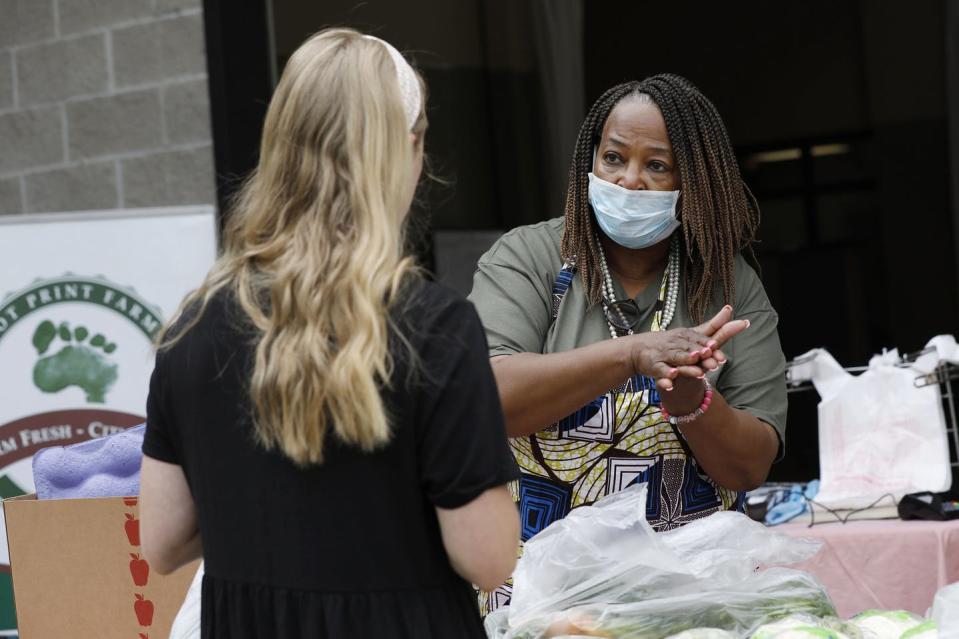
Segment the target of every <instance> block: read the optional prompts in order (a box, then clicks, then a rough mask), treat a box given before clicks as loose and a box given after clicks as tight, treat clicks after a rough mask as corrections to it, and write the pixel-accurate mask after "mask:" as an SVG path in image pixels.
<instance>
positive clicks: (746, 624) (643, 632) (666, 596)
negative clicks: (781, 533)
mask: <svg viewBox="0 0 959 639" xmlns="http://www.w3.org/2000/svg"><path fill="white" fill-rule="evenodd" d="M796 614H803V615H808V616H809V617H810V618H817V619H818V618H822V617H835V615H836V609H835V608H834V607H833V605H832V602H830V601H829V598H828V597H827V596H826V594H825V592H824V591H823V588H822V586H821V585H820V583H819V582H818V581H817V580H816V579H815V578H814V577H812V576H811V575H809V574H807V573H804V572H800V571H798V570H790V569H788V568H770V569H769V570H765V571H763V572H759V573H754V574H753V575H751V576H750V577H748V578H746V579H743V580H741V581H739V582H738V583H735V584H725V585H723V586H721V587H720V586H718V585H710V584H708V582H706V583H702V582H700V583H695V584H687V585H686V586H684V587H681V588H676V589H673V590H670V591H668V592H667V593H661V596H653V597H650V598H647V599H645V600H643V601H635V602H629V603H594V604H588V605H583V606H575V607H572V608H569V609H567V610H565V611H562V612H556V613H553V614H551V615H547V616H545V617H538V618H536V619H533V620H530V621H528V622H527V623H526V624H524V625H522V626H510V628H509V629H508V630H506V632H504V633H502V634H500V635H498V636H499V637H502V638H503V639H540V638H542V637H550V636H553V635H551V632H550V631H551V630H554V629H563V630H565V629H566V628H572V629H574V630H577V631H579V632H584V633H590V634H592V635H593V636H600V637H610V638H612V639H660V638H662V637H669V636H671V635H674V634H678V633H681V632H684V631H688V630H695V629H699V628H715V629H719V630H724V631H727V632H731V633H734V634H735V635H737V636H742V637H745V636H749V634H750V633H751V632H752V631H753V630H755V629H756V628H758V627H760V626H762V625H763V624H768V623H772V622H774V621H778V620H780V619H782V618H784V617H788V616H790V615H796Z"/></svg>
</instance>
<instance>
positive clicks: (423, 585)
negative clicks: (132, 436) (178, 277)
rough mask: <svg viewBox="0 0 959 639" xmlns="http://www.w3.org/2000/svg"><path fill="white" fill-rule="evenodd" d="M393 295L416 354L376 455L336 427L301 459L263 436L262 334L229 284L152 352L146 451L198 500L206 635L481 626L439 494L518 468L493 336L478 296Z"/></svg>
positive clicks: (447, 634)
mask: <svg viewBox="0 0 959 639" xmlns="http://www.w3.org/2000/svg"><path fill="white" fill-rule="evenodd" d="M396 307H397V310H394V311H393V313H392V315H393V319H394V320H395V322H396V325H397V326H399V328H400V330H401V331H402V332H403V334H405V335H406V337H407V338H408V339H409V340H410V342H411V343H412V345H413V350H414V351H415V353H416V355H417V357H416V358H415V359H416V360H418V361H417V362H416V364H415V366H413V367H412V370H411V366H410V363H409V362H410V358H409V357H408V356H407V355H406V354H405V353H406V352H408V351H404V348H403V347H402V346H400V344H399V341H398V340H396V339H393V340H392V341H391V344H392V346H391V352H392V353H393V354H394V357H395V360H396V368H395V371H394V376H393V383H392V384H391V385H390V386H391V388H389V389H384V390H383V391H382V392H383V397H384V400H385V403H386V405H387V407H388V410H389V413H390V415H391V416H392V423H393V438H392V440H391V442H390V443H389V444H387V445H386V446H385V447H384V448H382V449H380V450H378V451H376V452H374V453H369V454H366V453H363V452H361V451H359V450H357V449H354V448H352V447H349V446H345V445H342V444H340V443H338V442H337V441H336V440H335V439H334V438H333V437H332V436H330V437H329V438H328V440H327V444H326V449H325V461H324V463H323V464H322V465H320V466H315V467H310V468H306V469H302V468H298V467H296V466H295V465H294V464H293V463H292V462H290V461H289V460H288V459H287V458H285V457H283V456H282V455H281V454H279V453H277V452H267V451H265V450H264V449H263V448H262V447H260V446H258V445H257V444H255V443H254V439H253V434H252V433H253V431H252V426H251V421H250V417H249V415H250V406H249V400H248V396H247V394H246V392H245V388H246V384H247V380H248V379H249V374H250V368H251V362H252V353H253V348H252V346H251V340H250V335H249V333H248V331H246V330H244V329H243V328H242V327H243V326H244V322H243V320H242V317H241V314H240V312H239V310H238V307H237V306H236V305H235V304H234V303H233V302H232V300H231V297H230V296H229V295H228V294H226V293H223V294H221V295H219V296H217V297H216V298H214V299H213V300H212V301H211V304H210V306H209V307H208V309H207V311H206V313H204V315H203V317H202V318H201V319H200V321H199V323H198V324H197V325H196V327H195V328H194V329H193V330H191V331H190V332H188V333H187V334H186V335H185V336H184V338H183V339H182V340H181V341H180V342H179V343H177V344H176V345H175V346H173V347H172V348H171V349H169V350H167V351H164V352H161V353H160V355H159V356H158V357H157V364H156V369H155V371H154V373H153V378H152V380H151V383H150V396H149V400H148V402H147V432H146V437H145V440H144V444H143V452H144V453H145V454H146V455H148V456H150V457H153V458H155V459H159V460H161V461H166V462H171V463H175V464H179V465H181V466H183V470H184V473H185V474H186V478H187V481H188V482H189V485H190V489H191V491H192V493H193V497H194V500H195V502H196V508H197V515H198V519H199V527H200V533H201V535H202V539H203V556H204V558H205V561H206V576H205V578H204V580H203V599H202V636H203V637H204V639H213V638H216V639H227V638H229V639H243V638H246V637H258V638H262V639H285V638H298V637H304V638H305V637H310V638H311V639H312V638H316V639H320V638H324V637H337V638H340V637H342V638H344V639H365V638H367V637H368V638H370V639H373V638H376V639H392V638H397V639H399V638H414V637H415V638H416V639H431V638H435V639H453V638H459V637H476V638H480V637H485V634H484V633H483V630H482V625H481V622H480V617H479V612H478V607H477V602H476V597H475V595H474V593H473V590H472V588H471V586H470V585H469V584H467V583H466V582H465V581H464V580H463V579H462V578H461V577H459V576H458V575H457V574H456V573H455V572H454V571H453V569H452V567H451V566H450V562H449V559H448V557H447V555H446V552H445V550H444V547H443V543H442V540H441V537H440V529H439V524H438V522H437V518H436V513H435V510H434V506H439V507H443V508H455V507H457V506H461V505H463V504H466V503H468V502H469V501H471V500H472V499H473V498H475V497H477V496H478V495H479V494H480V493H482V492H483V491H485V490H486V489H488V488H491V487H493V486H497V485H501V484H504V483H506V482H509V481H511V480H513V479H516V478H517V477H518V471H517V468H516V464H515V462H514V461H513V457H512V454H511V453H510V451H509V448H508V446H507V443H506V433H505V427H504V423H503V416H502V412H501V408H500V403H499V397H498V395H497V391H496V385H495V382H494V379H493V376H492V372H491V370H490V365H489V360H488V354H487V344H486V339H485V337H484V334H483V330H482V328H481V326H480V322H479V318H478V317H477V315H476V312H475V310H474V309H473V306H472V305H471V304H470V303H469V302H466V301H465V300H462V299H459V298H458V297H456V296H455V295H454V294H453V293H451V292H449V291H447V290H446V289H443V288H442V287H440V286H437V285H435V284H431V283H426V282H419V281H417V282H415V283H413V284H411V285H410V286H409V287H407V293H406V294H405V295H404V296H403V302H401V303H399V304H397V305H396ZM394 335H395V334H394Z"/></svg>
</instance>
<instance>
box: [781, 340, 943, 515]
mask: <svg viewBox="0 0 959 639" xmlns="http://www.w3.org/2000/svg"><path fill="white" fill-rule="evenodd" d="M805 358H809V360H810V361H808V362H807V363H805V364H801V365H799V366H797V367H794V369H793V377H794V378H796V379H811V380H812V381H813V384H814V385H815V386H816V390H817V391H818V392H819V395H820V397H821V398H822V401H821V402H820V404H819V464H820V473H821V480H822V481H821V485H820V489H819V494H818V495H817V496H816V502H817V503H819V504H822V505H823V506H825V507H828V508H832V509H850V508H865V507H868V506H870V505H872V504H873V503H874V502H876V501H877V500H879V499H881V498H882V497H883V496H884V495H886V494H891V495H892V496H893V498H895V499H896V500H897V501H898V500H899V499H900V498H902V496H903V495H905V494H908V493H914V492H922V491H932V492H943V491H946V490H949V487H950V485H951V483H952V473H951V470H950V466H949V445H948V443H947V439H946V425H945V417H944V415H943V412H942V402H941V401H940V397H939V391H938V388H937V387H936V386H934V385H932V386H925V387H923V388H917V387H916V385H915V384H914V381H915V379H916V377H917V376H918V375H919V374H920V371H919V370H916V369H913V368H903V367H899V366H895V365H894V364H895V362H897V361H899V354H898V352H897V351H891V352H889V353H886V354H884V355H877V356H875V357H873V358H872V360H870V362H869V369H868V370H867V371H866V372H864V373H862V374H861V375H858V376H853V375H850V374H849V373H847V372H846V371H844V370H843V369H842V367H841V366H839V364H838V363H836V360H835V359H833V357H832V356H831V355H830V354H829V353H827V352H826V351H825V350H822V349H818V350H815V351H810V352H809V353H807V354H806V355H803V356H802V357H801V358H800V359H805Z"/></svg>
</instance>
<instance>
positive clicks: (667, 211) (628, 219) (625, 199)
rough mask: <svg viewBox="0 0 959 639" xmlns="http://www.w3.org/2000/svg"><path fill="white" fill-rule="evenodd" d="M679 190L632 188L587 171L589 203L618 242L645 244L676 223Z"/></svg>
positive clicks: (637, 246) (664, 234) (655, 240)
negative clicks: (634, 189)
mask: <svg viewBox="0 0 959 639" xmlns="http://www.w3.org/2000/svg"><path fill="white" fill-rule="evenodd" d="M677 202H679V191H633V190H630V189H625V188H623V187H621V186H619V185H617V184H613V183H612V182H607V181H606V180H603V179H601V178H598V177H596V176H595V175H594V174H592V173H590V174H589V203H590V204H591V205H592V206H593V211H594V212H595V213H596V222H597V223H598V224H599V228H601V229H603V233H605V234H606V235H607V237H609V239H611V240H612V241H614V242H616V243H617V244H619V245H620V246H625V247H626V248H631V249H640V248H646V247H648V246H652V245H654V244H657V243H659V242H661V241H663V240H665V239H666V238H667V237H669V236H670V235H672V234H673V231H675V230H676V229H677V228H678V227H679V220H678V219H676V204H677Z"/></svg>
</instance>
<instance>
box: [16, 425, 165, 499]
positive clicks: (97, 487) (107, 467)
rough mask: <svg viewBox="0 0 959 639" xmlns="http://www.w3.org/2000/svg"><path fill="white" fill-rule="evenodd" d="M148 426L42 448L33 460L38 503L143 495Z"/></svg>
mask: <svg viewBox="0 0 959 639" xmlns="http://www.w3.org/2000/svg"><path fill="white" fill-rule="evenodd" d="M145 431H146V424H141V425H139V426H134V427H133V428H128V429H126V430H124V431H121V432H119V433H114V434H113V435H107V436H106V437H101V438H99V439H91V440H90V441H85V442H80V443H79V444H71V445H70V446H52V447H50V448H43V449H41V450H40V451H38V452H37V454H36V455H34V456H33V481H34V483H35V484H36V487H37V499H83V498H93V497H127V496H130V495H139V494H140V462H141V461H142V460H143V453H142V452H141V448H142V446H143V433H144V432H145Z"/></svg>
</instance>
